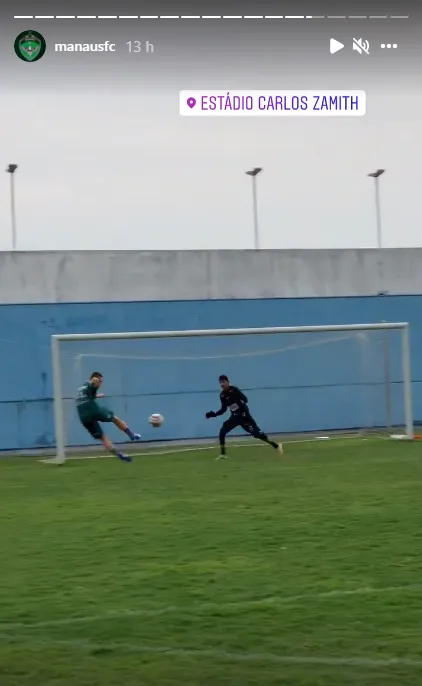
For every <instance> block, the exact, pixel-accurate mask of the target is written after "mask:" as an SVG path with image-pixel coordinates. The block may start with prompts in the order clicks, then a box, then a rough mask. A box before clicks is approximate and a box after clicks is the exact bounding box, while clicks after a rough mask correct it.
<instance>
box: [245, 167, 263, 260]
mask: <svg viewBox="0 0 422 686" xmlns="http://www.w3.org/2000/svg"><path fill="white" fill-rule="evenodd" d="M260 172H262V167H254V168H253V169H251V170H250V171H247V172H245V174H247V175H248V176H250V177H251V178H252V203H253V227H254V241H255V242H254V247H255V250H259V228H258V201H257V194H256V177H257V176H258V174H259V173H260Z"/></svg>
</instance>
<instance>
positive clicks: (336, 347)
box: [0, 274, 422, 449]
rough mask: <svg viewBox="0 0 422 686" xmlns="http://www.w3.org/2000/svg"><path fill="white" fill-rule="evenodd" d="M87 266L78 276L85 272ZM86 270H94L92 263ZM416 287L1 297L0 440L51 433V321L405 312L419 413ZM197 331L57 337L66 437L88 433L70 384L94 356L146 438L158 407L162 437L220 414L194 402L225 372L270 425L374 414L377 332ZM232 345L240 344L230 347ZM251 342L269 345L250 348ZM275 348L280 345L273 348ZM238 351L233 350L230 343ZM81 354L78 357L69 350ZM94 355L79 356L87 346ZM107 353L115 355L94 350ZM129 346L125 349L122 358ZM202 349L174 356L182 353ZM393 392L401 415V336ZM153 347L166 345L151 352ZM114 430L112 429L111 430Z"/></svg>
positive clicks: (300, 425)
mask: <svg viewBox="0 0 422 686" xmlns="http://www.w3.org/2000/svg"><path fill="white" fill-rule="evenodd" d="M86 278H88V276H87V277H86ZM92 278H95V279H96V278H99V277H98V275H97V274H95V275H92ZM421 313H422V296H412V295H409V296H370V297H350V298H342V297H340V298H317V297H315V298H301V299H290V298H283V299H274V298H272V299H261V300H248V299H243V300H237V301H233V300H206V301H201V300H190V301H183V300H180V301H175V302H127V303H82V304H71V303H61V304H34V305H1V306H0V331H1V334H0V336H1V338H0V377H1V384H0V410H1V417H2V422H1V424H0V449H16V448H18V449H25V448H32V447H42V446H51V445H53V444H54V435H53V415H52V379H51V362H50V336H51V334H54V333H71V332H74V333H75V332H98V331H128V330H158V329H167V330H171V329H189V328H198V329H203V328H208V329H209V328H223V327H234V328H237V327H262V326H280V325H282V326H301V325H313V324H333V323H335V324H347V323H356V322H376V321H383V320H386V321H397V320H400V321H402V320H404V321H409V322H410V323H411V345H412V352H413V364H412V376H413V381H414V404H415V417H416V418H419V419H420V418H422V357H421V356H420V355H419V354H418V353H419V350H420V349H421V346H422V317H421ZM236 346H237V347H234V344H233V343H230V342H229V341H227V339H226V342H224V341H220V342H219V343H218V344H217V343H216V342H215V341H210V340H209V339H208V340H207V339H205V340H204V341H203V342H202V343H200V344H199V345H197V344H196V343H194V342H192V341H191V342H189V341H184V342H183V345H182V343H180V342H179V343H177V344H176V343H175V342H174V341H173V342H172V341H170V342H169V341H168V340H167V341H166V342H165V343H163V345H158V346H157V345H156V344H154V345H151V343H149V344H148V345H144V346H141V345H139V344H137V346H134V345H133V344H132V345H130V346H127V345H125V344H119V345H113V346H112V347H111V348H110V347H108V346H104V344H103V345H98V344H95V345H87V344H83V345H81V344H76V345H75V344H66V345H65V346H64V348H63V358H62V361H63V375H64V376H63V378H64V389H65V393H66V394H67V395H69V397H70V396H71V397H72V400H69V402H68V403H67V405H68V406H69V417H72V418H73V419H72V420H71V422H70V423H69V428H70V434H69V440H70V442H71V443H75V442H77V443H82V442H86V440H87V439H86V437H85V436H84V435H83V434H82V432H80V430H79V428H77V423H76V422H75V415H74V407H73V396H74V393H75V390H76V388H75V387H76V386H77V385H78V383H79V381H80V380H81V378H83V377H84V376H85V375H86V374H87V373H88V370H91V368H92V367H100V368H101V369H103V370H104V372H105V373H106V380H107V379H108V388H107V387H106V389H105V390H106V391H107V390H108V392H109V393H111V394H112V395H113V396H115V397H114V398H113V401H112V404H113V407H114V408H115V410H116V411H117V412H120V413H121V414H123V415H124V416H126V417H127V418H128V420H129V421H130V423H131V424H132V425H133V427H134V428H136V429H138V428H139V429H140V430H141V431H142V432H143V433H144V435H145V437H146V438H152V437H155V438H156V437H157V434H156V433H155V434H154V433H153V430H152V429H149V427H148V425H147V422H146V419H147V416H148V414H149V413H150V412H162V413H163V414H164V415H165V416H166V420H167V421H166V424H165V427H164V428H163V431H162V432H160V437H163V438H175V437H200V436H209V435H215V433H216V431H217V428H218V423H216V422H214V423H212V422H206V421H205V419H204V418H203V414H204V412H205V411H206V410H207V409H210V408H216V406H217V405H218V388H217V384H216V376H217V375H218V374H220V373H227V374H229V375H231V376H232V378H233V381H235V382H236V383H238V384H239V385H241V386H243V387H244V388H245V389H250V393H249V395H250V396H251V403H252V407H253V409H254V411H255V413H256V415H257V419H258V420H259V422H260V423H262V425H263V426H264V427H265V428H266V429H267V430H268V431H305V430H312V429H330V428H348V427H352V426H355V425H360V424H362V423H363V424H377V423H383V420H384V419H385V411H384V407H385V405H384V401H385V387H384V376H383V374H384V366H383V358H382V355H381V351H382V350H383V342H382V341H380V339H379V338H378V339H376V338H373V337H371V338H370V339H364V338H360V339H355V340H344V341H342V340H336V341H325V342H324V344H323V345H315V341H314V340H310V338H309V337H307V338H303V337H302V338H300V339H299V338H298V337H297V336H296V337H295V338H289V339H288V340H287V339H286V338H285V337H283V339H280V340H277V341H274V340H273V339H268V340H267V341H264V339H263V338H261V339H260V341H259V342H258V343H257V341H252V340H250V339H245V340H243V341H242V342H241V343H239V342H237V343H236ZM239 346H240V347H239ZM256 350H260V351H261V353H267V354H265V355H261V356H260V357H253V358H252V359H253V364H252V363H251V361H250V360H251V358H250V356H249V354H250V353H251V352H254V351H256ZM276 350H278V351H279V352H277V353H276V352H275V351H276ZM240 353H241V354H240ZM81 354H82V355H83V357H82V358H80V360H79V361H77V358H76V356H77V355H81ZM88 354H89V355H92V357H87V355H88ZM104 354H111V355H115V357H110V358H103V357H102V355H104ZM125 356H126V357H127V356H131V357H133V358H142V359H133V360H122V358H123V357H125ZM201 356H202V357H203V358H207V359H202V360H200V361H192V360H185V361H180V357H188V358H190V357H193V358H198V357H201ZM390 356H391V364H390V371H391V375H392V382H393V386H392V402H393V413H394V418H395V420H396V421H402V404H401V383H400V380H401V368H400V360H399V345H398V343H397V341H396V340H391V341H390ZM151 357H176V358H178V359H177V360H176V361H175V360H170V361H163V360H160V359H159V360H151V359H150V358H151ZM113 435H114V437H116V435H115V434H113Z"/></svg>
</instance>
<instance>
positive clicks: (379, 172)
mask: <svg viewBox="0 0 422 686" xmlns="http://www.w3.org/2000/svg"><path fill="white" fill-rule="evenodd" d="M384 172H385V169H377V170H376V171H374V172H372V173H371V174H368V176H370V177H371V178H372V179H374V181H375V216H376V221H377V247H378V249H379V250H381V249H382V223H381V203H380V188H379V178H380V176H382V174H384Z"/></svg>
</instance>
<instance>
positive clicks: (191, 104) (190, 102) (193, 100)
mask: <svg viewBox="0 0 422 686" xmlns="http://www.w3.org/2000/svg"><path fill="white" fill-rule="evenodd" d="M187 103H188V106H189V107H190V108H191V109H192V107H195V105H196V100H195V98H188V99H187Z"/></svg>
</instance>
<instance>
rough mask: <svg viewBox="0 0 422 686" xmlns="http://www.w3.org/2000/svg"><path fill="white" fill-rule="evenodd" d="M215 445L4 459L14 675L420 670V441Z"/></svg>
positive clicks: (199, 678) (382, 675) (10, 682)
mask: <svg viewBox="0 0 422 686" xmlns="http://www.w3.org/2000/svg"><path fill="white" fill-rule="evenodd" d="M212 456H213V453H212V452H211V451H201V452H197V453H194V452H188V453H185V454H178V455H177V456H173V457H166V456H160V457H158V456H154V455H151V456H148V457H142V458H138V459H136V460H135V461H134V462H133V464H131V465H125V464H122V463H120V462H119V461H117V460H113V459H105V460H102V459H99V460H80V461H79V460H78V461H76V460H75V461H69V462H68V463H66V465H64V466H61V467H60V466H47V465H43V464H41V463H39V462H38V461H37V460H34V459H30V460H29V459H24V458H15V459H5V460H3V461H1V462H0V520H1V539H0V540H1V544H2V545H1V558H0V574H1V576H0V580H1V584H0V608H1V625H0V684H1V686H3V685H4V686H53V685H54V686H176V685H177V686H252V685H254V686H276V685H277V686H278V685H282V686H375V685H376V686H393V685H394V686H404V685H406V684H417V683H422V641H421V620H422V578H421V545H422V526H421V522H422V497H421V480H422V445H419V444H418V443H417V442H415V443H406V442H396V443H395V442H389V441H386V440H378V441H377V440H374V441H373V440H369V441H362V440H359V439H357V440H348V441H346V440H338V441H337V440H336V441H334V440H333V441H326V442H325V441H324V442H309V443H300V444H299V443H297V444H291V445H289V446H286V455H285V457H283V458H280V457H275V455H274V452H273V451H272V450H271V449H270V448H268V447H266V446H261V445H259V444H257V445H256V446H255V447H253V448H239V449H236V450H232V452H231V456H230V459H229V460H227V461H226V462H216V461H214V460H213V459H212ZM392 659H395V660H396V661H395V662H391V660H392ZM348 660H349V662H347V661H348ZM389 660H390V662H388V661H389Z"/></svg>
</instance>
